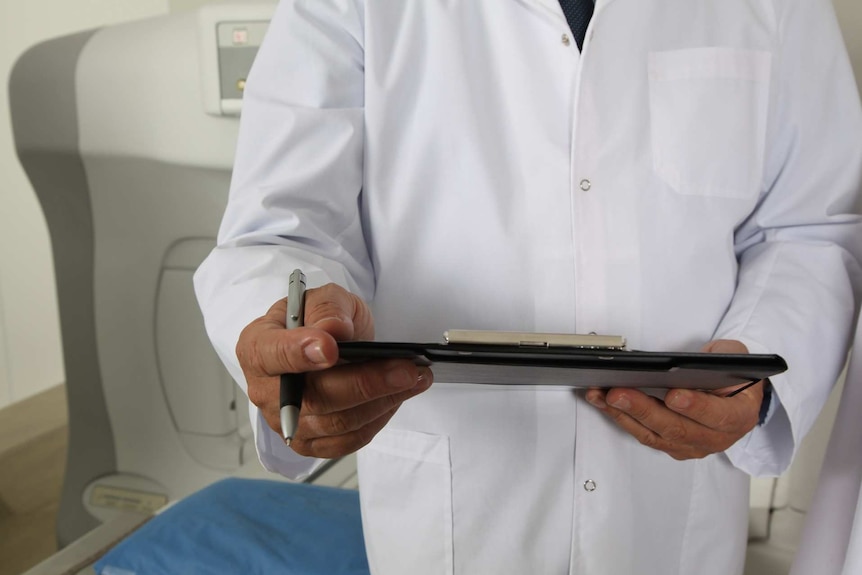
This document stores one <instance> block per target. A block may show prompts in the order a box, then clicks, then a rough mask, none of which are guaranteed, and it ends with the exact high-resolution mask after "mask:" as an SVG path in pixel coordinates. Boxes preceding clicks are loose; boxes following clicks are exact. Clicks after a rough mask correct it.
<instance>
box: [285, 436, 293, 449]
mask: <svg viewBox="0 0 862 575" xmlns="http://www.w3.org/2000/svg"><path fill="white" fill-rule="evenodd" d="M291 441H293V438H292V437H285V438H284V444H285V445H286V446H288V447H290V442H291Z"/></svg>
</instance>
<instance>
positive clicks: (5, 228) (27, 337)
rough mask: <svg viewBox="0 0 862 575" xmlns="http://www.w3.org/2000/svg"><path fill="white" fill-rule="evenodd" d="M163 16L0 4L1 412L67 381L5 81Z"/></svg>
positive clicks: (42, 230)
mask: <svg viewBox="0 0 862 575" xmlns="http://www.w3.org/2000/svg"><path fill="white" fill-rule="evenodd" d="M168 9H169V6H168V0H0V111H2V112H0V407H2V406H4V405H8V404H9V403H13V402H16V401H19V400H22V399H24V398H26V397H29V396H31V395H33V394H35V393H38V392H40V391H42V390H44V389H47V388H48V387H51V386H54V385H57V384H58V383H61V382H62V381H63V380H64V375H63V363H62V355H61V354H62V352H61V348H60V332H59V321H58V316H57V305H56V296H55V292H54V273H53V267H52V266H53V262H52V259H51V252H50V246H49V240H48V232H47V229H46V227H45V221H44V218H43V216H42V212H41V209H40V208H39V205H38V202H37V200H36V197H35V195H34V193H33V191H32V189H31V188H30V185H29V183H28V182H27V179H26V177H25V176H24V172H23V170H22V169H21V167H20V165H19V164H18V161H17V158H16V157H15V152H14V145H13V141H12V132H11V127H10V123H9V115H8V112H7V110H8V91H7V89H6V86H7V84H8V79H9V73H10V71H11V69H12V66H13V64H14V63H15V61H16V59H17V58H18V56H19V55H20V54H21V53H22V52H23V51H24V50H26V49H27V48H28V47H29V46H32V45H33V44H35V43H38V42H39V41H41V40H44V39H47V38H51V37H55V36H60V35H63V34H68V33H72V32H77V31H81V30H86V29H88V28H94V27H98V26H104V25H106V24H111V23H115V22H122V21H126V20H131V19H135V18H144V17H148V16H153V15H156V14H163V13H166V12H167V11H168Z"/></svg>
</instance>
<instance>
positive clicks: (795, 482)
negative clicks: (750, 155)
mask: <svg viewBox="0 0 862 575" xmlns="http://www.w3.org/2000/svg"><path fill="white" fill-rule="evenodd" d="M836 4H837V7H838V8H839V14H840V13H841V10H842V6H843V7H846V6H850V4H849V3H847V2H843V3H842V2H840V1H838V2H836ZM273 10H274V3H262V4H258V3H250V2H249V3H245V2H241V1H240V0H234V1H233V2H231V3H222V4H211V5H208V6H205V7H203V8H201V9H200V10H198V11H195V12H188V13H181V14H174V15H170V16H164V17H159V18H154V19H149V20H144V21H139V22H133V23H129V24H123V25H118V26H113V27H108V28H103V29H99V30H94V31H89V32H84V33H81V34H77V35H73V36H68V37H64V38H58V39H55V40H51V41H48V42H45V43H42V44H39V45H37V46H35V47H33V48H32V49H30V50H29V51H28V52H26V53H25V54H24V55H23V56H22V57H21V58H20V59H19V61H18V62H17V64H16V66H15V68H14V70H13V73H12V76H11V79H10V102H11V108H12V110H11V111H12V119H13V129H14V135H15V143H16V147H17V150H18V155H19V157H20V160H21V163H22V164H23V166H24V168H25V170H26V172H27V175H28V176H29V178H30V180H31V182H32V184H33V187H34V189H35V191H36V194H37V196H38V198H39V201H40V203H41V205H42V208H43V211H44V214H45V218H46V220H47V223H48V227H49V230H50V234H51V241H52V247H53V255H54V265H55V271H56V277H57V291H58V298H59V309H60V319H61V327H62V339H63V352H64V360H65V369H66V377H67V382H66V384H67V391H68V398H69V419H70V430H69V431H70V435H69V453H68V462H67V468H66V477H65V484H64V486H63V494H62V501H61V507H60V511H59V516H58V524H57V533H58V538H59V541H60V543H61V545H63V546H66V547H65V549H63V550H62V551H61V552H60V553H59V554H58V555H56V556H55V557H52V558H51V559H49V560H47V561H46V562H44V563H43V564H40V565H39V566H37V567H36V568H34V569H33V570H32V571H31V572H28V573H29V575H49V574H54V573H78V572H80V573H92V570H91V568H90V567H88V565H89V564H90V563H91V562H92V561H93V560H94V559H95V558H97V557H98V556H99V555H100V554H101V553H103V552H104V551H105V550H106V549H107V548H108V547H110V546H111V545H113V544H114V543H115V542H116V541H117V540H118V539H119V538H121V537H123V536H124V535H125V534H127V533H128V532H130V531H132V530H133V529H135V528H136V527H137V526H138V525H140V524H141V523H142V522H143V521H144V520H146V519H147V518H148V517H150V516H151V514H152V513H153V512H154V511H155V510H156V509H157V508H159V507H161V506H162V505H164V504H165V503H167V502H172V501H175V500H178V499H182V498H184V497H186V496H187V495H189V494H191V493H192V492H195V491H198V490H200V489H201V488H203V487H205V486H207V485H209V484H211V483H213V482H215V481H217V480H219V479H222V478H225V477H229V476H240V477H269V478H272V477H273V476H272V475H270V474H266V472H265V471H263V470H262V469H261V468H260V465H259V463H258V462H257V459H256V455H255V450H254V444H253V439H252V433H251V428H250V425H249V421H248V415H247V400H246V398H245V396H244V394H243V393H242V392H241V391H240V390H239V388H238V387H237V386H236V385H235V384H234V383H233V382H232V381H231V379H230V377H229V376H228V374H227V372H226V371H225V370H224V369H223V367H222V366H221V363H220V362H219V360H218V358H217V357H216V355H215V352H214V351H212V349H211V347H210V344H209V341H208V339H207V337H206V335H205V333H204V329H203V321H202V318H201V316H200V313H199V311H198V307H197V304H196V301H195V298H194V294H193V289H192V274H193V273H194V270H195V269H196V268H197V266H198V265H199V264H200V262H201V261H202V260H203V258H204V257H205V256H206V254H207V253H208V252H209V250H210V249H211V248H212V247H213V246H214V244H215V237H216V232H217V228H218V225H219V221H220V219H221V215H222V211H223V209H224V206H225V203H226V199H227V193H228V185H229V180H230V172H231V166H232V161H233V153H234V145H235V141H236V136H237V128H238V118H239V113H240V111H241V105H242V91H243V87H244V81H245V77H246V75H247V73H248V70H249V67H250V65H251V62H252V60H253V58H254V55H255V53H256V50H257V47H258V46H259V45H260V42H261V39H262V37H263V34H264V32H265V30H266V28H267V24H268V21H269V19H270V17H271V15H272V13H273ZM852 56H853V57H854V59H855V61H856V63H857V66H858V63H859V62H860V61H862V54H852ZM857 69H858V68H857ZM837 397H838V393H837V392H836V393H835V394H833V400H831V403H830V405H829V406H827V409H826V410H825V411H824V413H823V415H822V416H821V419H820V421H819V422H818V424H817V427H815V431H814V432H812V434H811V435H810V436H809V437H808V438H807V439H806V442H805V444H804V446H803V448H802V450H801V451H800V455H799V457H798V458H797V461H796V462H795V463H794V465H793V467H792V468H791V470H790V471H789V472H788V473H786V474H785V475H784V476H783V477H781V478H779V479H757V480H754V481H753V482H752V501H751V517H750V545H749V557H748V563H747V570H746V574H747V575H778V574H782V573H786V572H787V568H788V566H789V564H790V562H791V560H792V557H793V553H794V549H795V545H796V542H797V541H798V536H799V533H800V530H801V525H802V521H803V520H804V514H805V511H806V510H807V505H808V504H809V503H810V498H811V494H812V492H813V488H814V485H815V484H816V480H817V472H818V470H819V467H820V464H821V462H822V459H823V453H824V451H825V444H826V440H827V438H828V435H829V431H830V429H831V423H832V418H834V413H835V405H836V399H837ZM310 480H311V481H315V482H319V483H322V484H325V485H335V486H345V487H356V478H355V461H354V460H353V459H352V458H346V459H344V460H340V461H338V462H333V463H332V464H331V465H330V466H329V467H328V468H326V470H325V471H324V472H323V473H321V474H318V475H316V476H315V477H312V478H311V479H310ZM84 534H86V536H85V537H83V538H82V539H79V538H80V537H82V536H83V535H84ZM76 540H77V541H76ZM73 541H75V543H74V544H71V543H72V542H73Z"/></svg>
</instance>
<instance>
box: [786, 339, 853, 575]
mask: <svg viewBox="0 0 862 575" xmlns="http://www.w3.org/2000/svg"><path fill="white" fill-rule="evenodd" d="M860 412H862V322H860V326H857V328H856V341H855V344H854V345H853V352H852V355H851V357H850V365H849V366H848V367H847V379H846V380H845V382H844V391H843V392H842V394H841V403H840V404H839V406H838V413H837V414H836V417H835V426H834V427H833V428H832V436H831V437H830V438H829V447H828V448H827V450H826V458H825V459H824V461H823V468H822V469H821V471H820V479H819V482H818V484H817V490H816V491H815V493H814V499H813V500H812V502H811V505H810V506H809V511H808V515H807V516H806V518H805V528H804V530H803V532H802V539H801V541H800V544H799V547H798V548H797V549H798V551H797V554H796V557H795V559H794V562H793V568H792V569H791V571H790V573H791V575H810V574H816V575H858V574H859V573H862V492H860V488H862V417H860V416H859V414H860Z"/></svg>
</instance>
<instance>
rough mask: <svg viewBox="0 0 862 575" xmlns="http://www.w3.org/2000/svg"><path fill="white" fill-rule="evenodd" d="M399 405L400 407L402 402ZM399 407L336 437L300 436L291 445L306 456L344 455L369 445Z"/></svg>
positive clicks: (333, 456) (326, 456)
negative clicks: (308, 437) (310, 437)
mask: <svg viewBox="0 0 862 575" xmlns="http://www.w3.org/2000/svg"><path fill="white" fill-rule="evenodd" d="M398 407H400V404H399V406H398ZM398 407H395V408H393V409H391V410H389V411H388V412H386V413H385V414H383V415H382V416H381V417H378V418H377V419H375V420H374V421H370V422H368V424H366V425H365V426H363V427H362V428H361V429H357V430H356V431H352V432H350V433H346V434H344V435H338V436H334V437H315V438H312V439H302V438H299V439H295V440H293V441H291V443H290V447H291V448H293V450H294V451H296V452H297V453H298V454H300V455H304V456H306V457H321V458H324V459H335V458H337V457H343V456H345V455H347V454H349V453H353V452H355V451H358V450H360V449H362V448H363V447H365V446H366V445H368V444H369V443H370V442H371V440H372V439H374V436H375V435H377V434H378V433H379V432H380V430H381V429H383V428H384V427H385V426H386V424H387V423H389V420H390V419H392V416H393V415H395V412H396V411H398Z"/></svg>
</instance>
